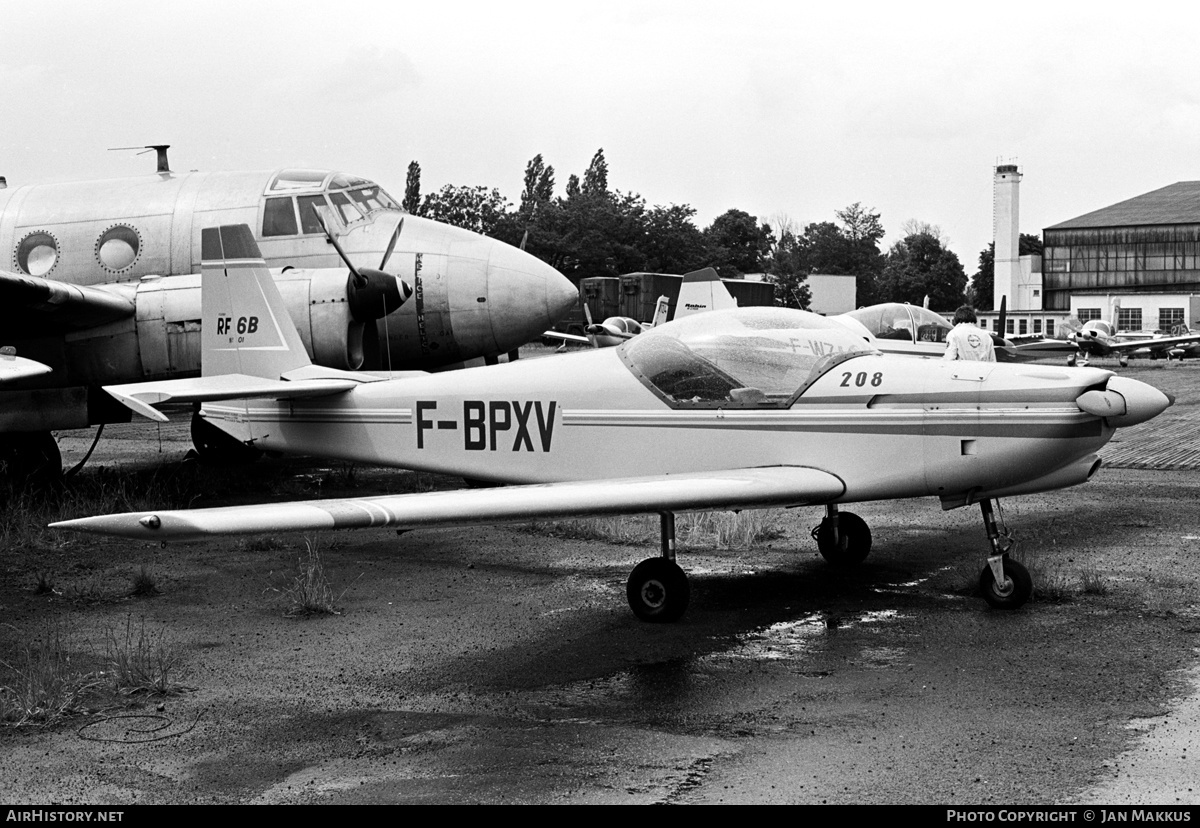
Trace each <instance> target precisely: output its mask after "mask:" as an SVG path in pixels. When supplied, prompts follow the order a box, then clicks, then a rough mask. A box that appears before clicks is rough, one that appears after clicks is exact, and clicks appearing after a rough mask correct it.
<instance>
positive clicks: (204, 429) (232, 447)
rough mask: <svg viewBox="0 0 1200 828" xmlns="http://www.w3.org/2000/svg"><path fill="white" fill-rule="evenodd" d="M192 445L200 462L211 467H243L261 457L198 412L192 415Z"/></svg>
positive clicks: (252, 448)
mask: <svg viewBox="0 0 1200 828" xmlns="http://www.w3.org/2000/svg"><path fill="white" fill-rule="evenodd" d="M192 445H193V446H195V447H196V453H197V454H198V455H200V460H201V461H202V462H204V463H208V464H209V465H212V466H245V465H247V464H249V463H253V462H254V461H255V460H257V459H258V458H259V457H261V456H262V452H261V451H259V450H258V449H256V448H254V446H248V445H246V444H245V443H243V442H241V441H240V440H238V439H236V438H234V437H231V436H230V435H228V434H226V433H225V432H224V431H222V430H221V429H219V428H217V427H216V426H215V425H213V424H212V423H210V422H209V421H208V420H206V419H204V418H203V417H201V416H200V412H196V413H195V414H193V415H192Z"/></svg>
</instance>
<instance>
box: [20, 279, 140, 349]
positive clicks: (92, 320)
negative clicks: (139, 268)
mask: <svg viewBox="0 0 1200 828" xmlns="http://www.w3.org/2000/svg"><path fill="white" fill-rule="evenodd" d="M136 291H137V285H136V284H112V285H90V286H88V285H69V284H66V283H64V282H56V281H54V280H53V279H42V278H40V277H38V276H26V275H24V274H20V273H9V272H7V271H2V270H0V320H2V322H0V324H2V325H3V328H4V330H5V333H6V334H7V335H9V336H13V337H26V336H29V335H31V334H33V335H38V336H45V335H50V334H63V333H69V332H71V331H79V330H84V329H86V328H94V327H96V326H98V325H104V324H107V323H109V322H116V321H117V320H120V319H125V318H127V317H130V316H133V313H134V303H133V295H134V293H135V292H136Z"/></svg>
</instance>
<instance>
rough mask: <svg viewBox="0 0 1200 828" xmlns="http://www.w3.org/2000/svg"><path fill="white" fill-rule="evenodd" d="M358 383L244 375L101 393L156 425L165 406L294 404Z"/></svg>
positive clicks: (133, 385) (110, 387) (149, 384)
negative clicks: (260, 400) (251, 401)
mask: <svg viewBox="0 0 1200 828" xmlns="http://www.w3.org/2000/svg"><path fill="white" fill-rule="evenodd" d="M359 384H360V383H359V381H358V380H354V379H342V378H329V379H303V380H297V381H293V382H289V381H286V380H277V379H266V378H264V377H252V376H248V375H247V374H222V375H220V376H216V377H200V378H199V379H180V380H163V381H162V382H134V383H129V384H127V385H106V386H104V390H105V391H107V392H108V393H109V394H112V395H113V396H114V397H116V398H117V400H118V401H119V402H120V403H121V404H122V405H124V406H125V407H126V408H129V409H130V410H131V411H134V412H135V413H138V414H141V415H142V416H143V417H148V418H149V419H151V420H157V421H158V422H166V421H167V417H166V415H165V414H163V413H162V412H161V411H157V410H155V409H154V408H152V406H155V405H161V404H162V403H166V402H214V401H216V400H244V399H258V398H263V397H270V398H274V399H278V400H294V399H300V398H303V397H327V396H329V395H331V394H340V393H342V392H343V391H349V390H350V389H351V388H354V387H355V386H357V385H359Z"/></svg>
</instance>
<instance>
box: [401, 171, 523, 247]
mask: <svg viewBox="0 0 1200 828" xmlns="http://www.w3.org/2000/svg"><path fill="white" fill-rule="evenodd" d="M511 206H512V205H511V204H509V202H508V201H507V199H505V198H504V196H502V195H500V191H499V190H497V189H494V188H493V189H491V190H489V189H488V188H487V187H484V186H478V187H467V186H459V187H456V186H453V185H451V184H447V185H446V186H445V187H442V189H441V190H439V191H438V192H436V193H429V194H428V195H426V196H425V200H424V201H422V202H421V212H420V214H421V215H422V216H425V217H426V218H431V219H433V220H434V221H441V222H445V223H446V224H453V225H454V226H455V227H463V228H465V229H467V230H474V231H475V232H476V233H482V234H483V235H485V236H488V235H492V231H493V230H495V228H496V226H497V225H498V224H499V223H500V221H501V220H502V219H503V218H504V216H505V215H506V214H507V213H508V211H509V208H510V207H511Z"/></svg>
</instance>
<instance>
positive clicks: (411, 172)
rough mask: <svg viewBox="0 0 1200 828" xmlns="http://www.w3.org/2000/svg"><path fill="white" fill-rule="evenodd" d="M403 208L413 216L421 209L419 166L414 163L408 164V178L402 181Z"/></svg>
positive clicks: (401, 204)
mask: <svg viewBox="0 0 1200 828" xmlns="http://www.w3.org/2000/svg"><path fill="white" fill-rule="evenodd" d="M400 206H401V207H403V208H404V209H405V210H407V211H408V212H410V213H413V214H414V215H415V214H416V213H417V211H418V210H419V209H421V165H420V164H418V163H417V162H416V161H409V162H408V177H407V178H406V179H405V180H404V201H402V202H400Z"/></svg>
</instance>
